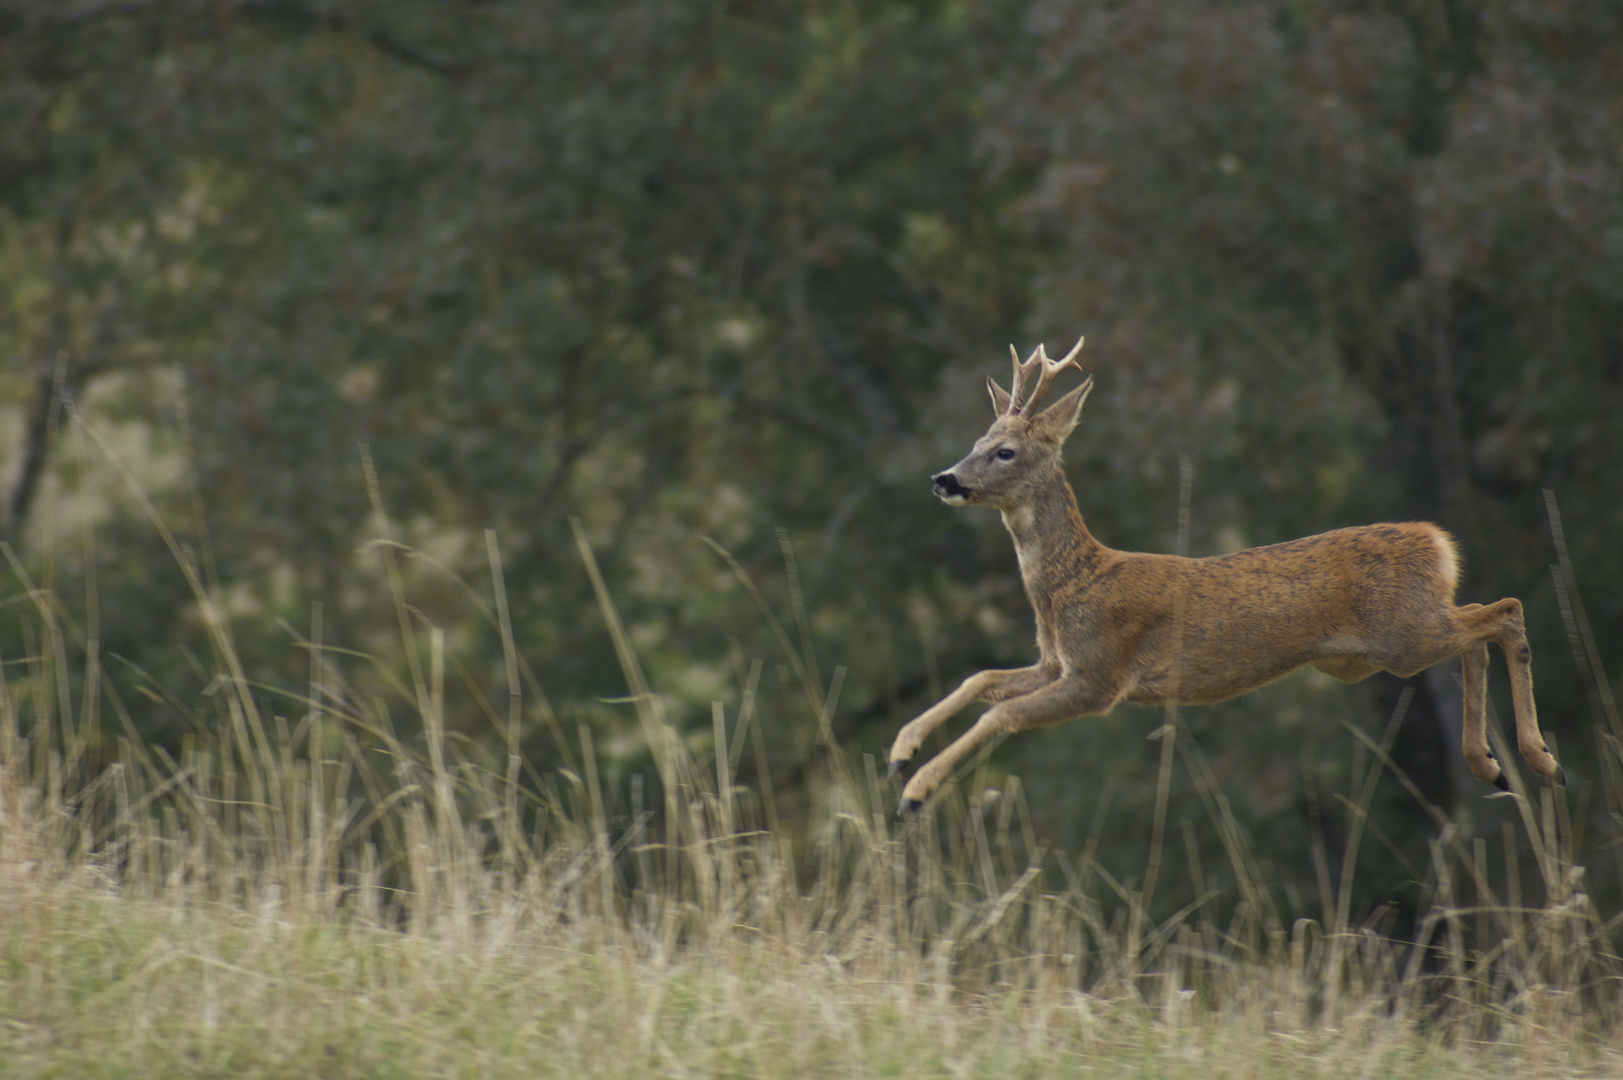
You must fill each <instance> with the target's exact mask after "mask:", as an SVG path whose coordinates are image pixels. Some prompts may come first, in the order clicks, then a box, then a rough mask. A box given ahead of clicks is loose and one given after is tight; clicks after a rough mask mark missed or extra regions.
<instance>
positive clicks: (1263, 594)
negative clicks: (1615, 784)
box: [890, 339, 1566, 816]
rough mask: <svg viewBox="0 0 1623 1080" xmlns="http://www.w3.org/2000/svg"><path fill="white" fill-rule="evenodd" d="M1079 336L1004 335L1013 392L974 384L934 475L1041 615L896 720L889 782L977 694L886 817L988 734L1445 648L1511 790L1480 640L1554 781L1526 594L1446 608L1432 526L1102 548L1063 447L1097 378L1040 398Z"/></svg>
mask: <svg viewBox="0 0 1623 1080" xmlns="http://www.w3.org/2000/svg"><path fill="white" fill-rule="evenodd" d="M1084 340H1085V339H1084ZM1082 345H1083V341H1082V340H1079V341H1078V342H1077V343H1076V347H1075V348H1073V349H1072V350H1071V351H1070V353H1069V354H1068V355H1067V356H1066V357H1065V358H1064V359H1062V360H1057V361H1056V360H1051V359H1050V358H1049V357H1048V354H1047V352H1046V351H1045V349H1044V347H1043V346H1042V345H1038V346H1037V347H1036V349H1034V350H1033V351H1032V353H1031V355H1030V356H1029V357H1028V358H1027V359H1026V360H1025V361H1024V362H1022V361H1021V360H1020V354H1019V353H1018V352H1017V351H1016V350H1015V349H1014V347H1013V346H1010V348H1009V352H1010V355H1011V357H1012V359H1013V362H1014V374H1013V376H1012V381H1011V384H1010V387H1009V390H1008V391H1007V392H1005V391H1004V390H1003V388H1002V387H1000V386H999V385H998V384H997V382H996V380H994V379H993V378H992V377H991V376H988V377H987V380H986V386H987V390H988V392H989V393H990V394H991V396H992V407H993V410H994V411H995V413H996V419H994V420H993V421H992V426H991V427H990V428H988V429H987V432H986V434H985V435H983V436H981V437H980V439H978V440H977V441H976V442H975V445H974V446H973V447H972V448H971V449H970V451H969V453H968V455H967V456H965V457H964V459H963V460H962V461H960V462H958V464H956V465H954V466H952V468H950V469H947V470H946V471H944V472H939V473H936V474H935V475H934V476H932V477H931V478H930V484H931V489H932V490H933V491H934V493H935V494H936V496H938V497H939V498H940V499H941V500H942V501H943V502H945V503H946V504H948V505H949V506H988V507H992V508H994V509H996V510H998V511H999V512H1000V513H1001V514H1002V516H1003V524H1004V526H1005V527H1006V528H1007V529H1008V531H1009V535H1010V536H1011V537H1012V538H1013V540H1014V550H1015V554H1016V556H1017V557H1018V560H1019V565H1020V576H1021V579H1022V581H1023V583H1024V585H1025V591H1026V597H1027V599H1028V600H1029V601H1030V603H1031V607H1032V609H1033V611H1034V612H1035V613H1036V616H1037V652H1038V659H1037V662H1036V663H1035V664H1032V665H1031V666H1029V667H1022V668H1013V669H1007V670H1002V669H995V670H988V671H981V672H977V673H976V674H973V675H971V676H969V677H968V678H967V679H965V680H964V681H963V683H962V684H961V685H960V686H959V687H958V688H957V689H956V690H954V691H953V692H952V693H950V694H948V695H947V696H946V697H945V698H942V699H941V700H940V701H939V702H937V703H936V704H935V705H932V706H931V707H930V708H929V709H927V710H925V711H924V712H923V713H922V714H920V715H919V716H918V717H917V718H916V719H914V720H912V721H911V722H909V723H908V724H906V725H905V726H904V727H903V728H902V729H901V731H900V732H899V733H898V734H897V736H896V741H895V742H894V744H893V745H892V746H891V749H890V776H891V777H893V778H894V777H897V776H904V777H905V776H907V775H908V773H909V772H910V770H911V766H912V763H913V758H914V756H915V755H916V754H917V753H918V751H919V747H920V746H922V745H923V743H924V740H925V737H926V736H928V735H929V734H930V733H931V732H932V731H934V730H935V729H936V728H937V727H939V726H940V725H941V724H943V723H944V722H945V721H946V720H948V719H949V718H950V717H952V716H954V715H955V714H957V713H958V712H959V711H961V710H962V709H964V708H965V707H966V706H967V705H969V704H971V703H972V702H987V703H990V705H991V707H990V708H989V709H987V710H986V711H985V712H983V713H982V714H981V716H980V718H979V719H978V720H977V721H976V722H975V723H974V724H973V726H971V727H970V729H969V730H968V731H967V732H966V733H964V734H963V735H962V736H960V737H959V738H958V739H957V740H956V741H954V742H952V743H950V744H949V745H948V746H947V747H946V748H945V749H944V750H942V751H941V752H940V753H938V754H936V755H935V757H933V758H931V759H930V760H929V761H928V762H927V763H925V764H924V765H923V767H922V768H920V769H919V770H918V772H916V773H913V774H912V776H911V777H910V778H908V779H907V781H906V785H905V787H904V788H903V790H902V798H901V803H900V805H899V806H898V808H897V812H898V814H900V815H903V816H907V815H910V814H912V813H914V812H915V811H917V810H918V809H919V808H920V807H922V806H923V805H924V802H925V800H927V799H928V798H929V797H930V796H931V795H932V794H934V793H935V792H936V791H937V790H938V789H939V788H940V787H941V785H942V784H943V783H944V782H945V781H946V780H947V778H948V777H949V776H951V775H952V773H953V770H954V769H955V768H956V767H957V766H958V765H959V763H960V762H962V761H964V759H965V758H967V757H968V756H969V755H971V754H973V753H974V752H975V751H976V750H977V749H978V748H979V747H981V746H982V745H983V744H985V743H986V742H987V741H988V740H990V739H992V738H994V737H996V736H1000V735H1007V734H1011V733H1013V732H1016V731H1022V730H1025V729H1027V728H1034V727H1040V726H1043V725H1045V724H1054V723H1058V722H1059V721H1061V720H1069V719H1072V718H1074V717H1079V716H1098V715H1103V714H1105V713H1108V712H1110V710H1111V709H1113V708H1114V707H1115V706H1116V705H1117V704H1119V703H1121V702H1123V701H1127V702H1132V703H1135V704H1139V705H1169V704H1170V705H1211V704H1216V703H1217V702H1220V701H1227V700H1228V699H1230V698H1233V697H1237V696H1239V695H1241V694H1244V693H1248V692H1250V691H1252V690H1255V689H1257V688H1258V687H1261V686H1265V685H1267V684H1269V683H1272V682H1274V681H1276V680H1278V679H1281V678H1283V677H1284V676H1286V675H1287V674H1289V673H1290V672H1292V671H1295V670H1296V669H1297V668H1300V667H1302V666H1304V665H1306V666H1309V667H1312V668H1315V669H1316V670H1318V671H1321V672H1323V673H1324V674H1326V675H1330V676H1332V677H1334V678H1336V679H1339V680H1341V681H1342V682H1346V683H1356V682H1358V681H1360V680H1362V679H1365V678H1367V677H1369V676H1370V675H1373V674H1375V673H1376V672H1378V671H1387V672H1391V673H1392V674H1394V675H1397V676H1399V677H1402V678H1409V677H1412V676H1414V675H1416V674H1418V673H1419V672H1421V671H1424V670H1425V669H1426V668H1429V667H1431V666H1432V665H1433V664H1438V663H1441V662H1442V661H1444V660H1450V659H1453V658H1454V657H1456V656H1458V657H1462V658H1463V659H1462V667H1463V676H1464V677H1463V682H1464V693H1465V706H1464V723H1463V729H1464V737H1463V739H1462V744H1463V745H1462V750H1463V753H1464V755H1465V760H1466V762H1467V764H1469V766H1470V768H1471V772H1472V773H1474V774H1475V775H1476V776H1477V777H1478V778H1479V779H1481V780H1483V781H1485V782H1486V783H1489V784H1493V785H1495V786H1496V787H1498V788H1499V789H1500V790H1503V791H1508V790H1509V788H1510V784H1509V781H1508V779H1507V778H1506V775H1505V771H1504V769H1503V768H1502V767H1501V766H1500V764H1499V762H1498V760H1497V759H1496V758H1495V756H1494V754H1493V751H1492V750H1490V749H1489V747H1488V739H1487V731H1486V728H1485V726H1484V722H1483V714H1484V712H1485V709H1486V699H1487V674H1488V646H1489V645H1490V644H1493V645H1497V646H1498V647H1499V649H1500V651H1501V652H1502V653H1503V654H1504V656H1505V660H1506V663H1507V665H1508V666H1509V668H1510V686H1511V700H1512V704H1513V707H1514V711H1515V716H1516V740H1517V747H1518V749H1520V751H1521V754H1522V756H1523V757H1524V758H1525V759H1526V760H1527V763H1528V764H1529V765H1530V766H1532V769H1533V771H1534V772H1536V773H1538V775H1540V776H1542V777H1544V778H1545V779H1546V780H1549V781H1550V782H1552V783H1555V784H1560V785H1565V783H1566V776H1565V774H1564V773H1563V772H1562V770H1561V767H1560V765H1558V764H1557V763H1556V760H1555V758H1554V757H1552V756H1551V754H1550V751H1549V747H1548V746H1546V745H1545V742H1544V738H1543V736H1542V735H1541V734H1540V733H1539V726H1538V716H1537V713H1536V712H1535V710H1534V705H1533V676H1532V659H1533V656H1532V651H1531V650H1530V649H1529V648H1528V645H1527V636H1526V633H1525V629H1524V627H1523V623H1522V604H1521V601H1520V600H1515V599H1505V600H1499V601H1496V602H1494V603H1492V604H1464V605H1460V606H1456V605H1455V603H1454V592H1455V587H1456V585H1457V583H1458V579H1459V568H1460V556H1459V550H1458V548H1457V547H1456V545H1455V542H1454V539H1453V537H1451V536H1450V535H1449V534H1448V533H1446V532H1444V531H1443V530H1442V529H1441V528H1439V527H1438V526H1436V525H1434V524H1432V523H1430V522H1424V521H1410V522H1397V523H1387V524H1379V525H1361V526H1355V527H1352V528H1343V529H1336V530H1334V531H1331V532H1326V533H1320V534H1318V535H1315V536H1308V537H1303V538H1302V539H1300V540H1291V541H1287V542H1285V543H1280V544H1272V545H1269V546H1267V547H1257V548H1249V549H1247V550H1244V551H1238V552H1235V553H1234V554H1231V555H1217V556H1212V557H1208V558H1185V557H1182V556H1177V555H1160V554H1151V553H1143V552H1131V551H1116V550H1113V549H1111V548H1108V547H1106V546H1105V545H1103V544H1101V543H1100V542H1099V541H1097V540H1095V539H1094V538H1093V535H1092V534H1091V533H1089V532H1088V528H1087V525H1086V524H1084V522H1083V520H1082V514H1081V511H1080V510H1079V509H1078V507H1077V501H1076V493H1075V492H1074V491H1073V490H1072V489H1071V485H1070V482H1069V481H1068V480H1067V479H1066V476H1065V471H1064V467H1063V464H1062V462H1061V454H1060V451H1061V448H1062V447H1063V445H1064V443H1065V440H1066V439H1067V438H1068V437H1069V436H1070V434H1071V432H1072V431H1073V430H1075V428H1076V425H1077V421H1078V419H1079V418H1080V416H1081V413H1082V404H1083V402H1085V401H1086V400H1087V398H1088V394H1089V393H1090V392H1091V391H1092V389H1093V376H1092V375H1086V374H1085V377H1084V379H1083V381H1082V383H1081V385H1079V386H1077V387H1076V388H1075V389H1074V390H1071V391H1070V392H1069V393H1067V394H1065V395H1064V396H1063V397H1061V398H1059V399H1058V400H1057V401H1055V402H1054V403H1053V404H1052V405H1050V406H1049V407H1048V408H1046V409H1044V410H1043V411H1041V412H1038V411H1037V408H1038V406H1039V404H1040V403H1041V402H1042V399H1043V397H1044V395H1045V394H1046V393H1047V392H1048V389H1049V386H1050V384H1052V383H1053V381H1054V379H1055V377H1056V376H1057V375H1059V374H1060V372H1062V371H1064V370H1066V369H1067V368H1071V369H1074V370H1076V371H1077V372H1079V373H1081V372H1082V367H1081V365H1080V364H1078V363H1077V362H1076V357H1077V355H1078V354H1079V353H1080V352H1081V351H1082Z"/></svg>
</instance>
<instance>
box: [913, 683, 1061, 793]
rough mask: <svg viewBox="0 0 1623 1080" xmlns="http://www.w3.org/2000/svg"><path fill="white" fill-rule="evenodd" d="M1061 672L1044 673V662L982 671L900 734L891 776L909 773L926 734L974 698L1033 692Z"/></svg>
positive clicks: (984, 698) (999, 699)
mask: <svg viewBox="0 0 1623 1080" xmlns="http://www.w3.org/2000/svg"><path fill="white" fill-rule="evenodd" d="M1057 676H1058V672H1057V671H1051V672H1044V670H1043V666H1042V665H1041V664H1033V665H1032V666H1031V667H1024V668H1011V669H1007V670H1004V669H992V670H990V671H978V672H976V673H975V674H973V675H971V676H970V677H969V678H967V679H965V680H964V681H963V682H962V683H961V684H959V687H958V689H956V690H954V691H953V692H952V693H950V694H948V695H947V696H946V697H944V698H942V699H941V700H940V701H938V702H936V703H935V704H934V705H932V706H930V707H929V708H928V709H926V710H925V711H924V712H923V713H922V714H920V715H919V717H918V718H917V719H915V720H912V721H910V722H909V723H908V724H907V725H906V726H905V727H903V728H902V730H901V731H900V732H899V733H898V734H897V735H896V741H895V742H894V743H892V744H891V748H890V775H891V776H905V775H906V774H907V769H908V766H909V765H911V764H912V762H913V755H914V754H916V753H918V752H919V747H920V746H922V745H923V744H924V740H925V737H926V736H928V735H929V734H930V732H932V731H934V730H935V729H936V728H938V727H940V726H941V725H942V724H943V723H945V722H946V721H947V720H948V719H950V718H951V717H952V716H954V715H955V714H956V713H958V712H959V711H960V710H961V709H963V707H964V706H965V705H968V704H969V703H970V702H972V701H1003V700H1005V699H1007V698H1011V697H1018V696H1019V695H1021V694H1029V693H1031V692H1032V691H1033V690H1035V689H1037V688H1038V687H1040V686H1043V685H1045V684H1046V683H1050V682H1053V681H1054V679H1055V678H1056V677H1057Z"/></svg>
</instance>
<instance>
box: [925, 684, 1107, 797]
mask: <svg viewBox="0 0 1623 1080" xmlns="http://www.w3.org/2000/svg"><path fill="white" fill-rule="evenodd" d="M1125 692H1126V690H1125V687H1122V686H1112V687H1100V686H1098V685H1096V684H1095V683H1093V682H1090V681H1089V680H1088V679H1087V678H1086V677H1084V676H1082V675H1078V674H1071V675H1067V676H1064V677H1062V678H1060V679H1058V680H1055V681H1053V682H1050V683H1048V684H1047V685H1046V686H1043V687H1040V688H1039V689H1036V690H1033V691H1032V692H1031V693H1028V694H1025V695H1023V696H1021V697H1012V698H1009V699H1007V700H1005V701H1002V702H1000V703H998V704H996V705H993V706H992V707H991V708H990V709H987V710H986V712H985V713H983V714H982V715H981V718H980V719H979V720H977V721H976V722H975V726H974V727H972V728H970V729H969V730H968V731H966V732H964V734H963V735H961V736H959V737H958V739H957V740H956V741H954V742H953V743H952V745H950V746H948V747H947V748H946V749H945V750H943V751H941V753H939V754H937V755H936V756H935V757H933V758H931V759H930V762H929V764H927V765H925V766H924V768H922V769H920V770H919V772H918V775H917V776H915V777H913V779H911V780H909V781H908V782H907V787H905V788H903V789H902V801H901V804H900V805H899V806H898V807H897V808H896V812H897V813H898V814H906V813H909V812H911V811H914V810H917V809H918V808H919V807H920V806H923V805H924V800H925V799H928V798H929V797H930V796H931V795H933V794H934V793H935V791H936V789H937V788H939V787H940V786H941V785H942V784H943V783H944V782H945V781H946V779H947V777H948V776H950V775H952V771H953V769H955V768H957V767H958V764H959V763H960V762H961V761H963V760H964V759H965V758H966V757H968V756H969V755H970V754H973V753H974V752H975V751H976V750H978V749H979V748H980V747H981V745H982V744H984V743H985V742H986V741H987V740H988V739H990V738H992V737H993V736H994V735H1005V734H1008V733H1010V732H1015V731H1020V730H1023V729H1025V728H1032V727H1041V726H1042V725H1044V724H1054V723H1058V722H1059V721H1061V720H1069V719H1071V718H1072V717H1073V716H1085V715H1089V714H1095V713H1106V712H1109V711H1110V710H1111V708H1112V707H1113V706H1114V705H1115V704H1116V703H1117V702H1118V701H1120V700H1121V699H1122V695H1123V694H1124V693H1125ZM948 700H951V699H950V698H949V699H948ZM943 704H945V702H943ZM926 715H928V714H926ZM921 719H922V717H921ZM915 722H916V721H915ZM909 726H910V727H911V726H912V725H909Z"/></svg>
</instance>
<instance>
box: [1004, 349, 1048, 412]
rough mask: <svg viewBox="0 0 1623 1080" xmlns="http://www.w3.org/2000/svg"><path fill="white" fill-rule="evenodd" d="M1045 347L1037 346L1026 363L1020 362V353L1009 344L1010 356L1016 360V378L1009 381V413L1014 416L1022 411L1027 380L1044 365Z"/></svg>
mask: <svg viewBox="0 0 1623 1080" xmlns="http://www.w3.org/2000/svg"><path fill="white" fill-rule="evenodd" d="M1042 350H1043V347H1042V346H1041V345H1039V346H1037V347H1036V348H1035V349H1033V350H1032V351H1031V355H1030V356H1028V357H1026V361H1025V363H1021V362H1020V354H1019V353H1018V352H1016V351H1015V348H1014V346H1013V345H1010V346H1009V358H1010V359H1011V360H1013V361H1014V378H1013V380H1012V381H1011V382H1010V383H1009V411H1008V413H1007V415H1009V416H1014V415H1016V414H1017V413H1019V412H1020V406H1021V401H1022V399H1023V398H1024V396H1025V389H1026V382H1027V380H1029V379H1030V378H1031V373H1032V372H1034V371H1036V370H1037V369H1038V368H1039V367H1041V366H1042V360H1041V354H1042Z"/></svg>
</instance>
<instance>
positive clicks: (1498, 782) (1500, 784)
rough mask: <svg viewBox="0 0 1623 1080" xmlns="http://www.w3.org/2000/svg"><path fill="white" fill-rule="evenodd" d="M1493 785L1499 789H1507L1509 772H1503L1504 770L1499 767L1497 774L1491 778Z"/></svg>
mask: <svg viewBox="0 0 1623 1080" xmlns="http://www.w3.org/2000/svg"><path fill="white" fill-rule="evenodd" d="M1493 786H1494V787H1496V788H1498V789H1499V790H1500V791H1509V790H1510V774H1509V773H1507V772H1505V770H1503V769H1500V770H1499V775H1498V776H1496V777H1494V778H1493Z"/></svg>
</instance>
